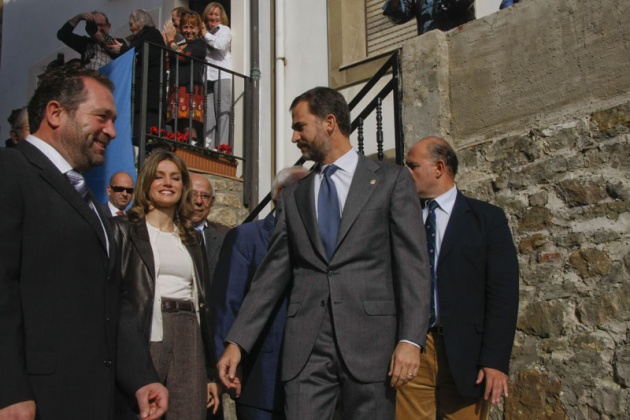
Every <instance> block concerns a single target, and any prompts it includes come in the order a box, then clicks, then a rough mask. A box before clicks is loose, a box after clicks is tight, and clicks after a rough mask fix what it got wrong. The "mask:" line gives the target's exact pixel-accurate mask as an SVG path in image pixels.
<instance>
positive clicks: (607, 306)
mask: <svg viewBox="0 0 630 420" xmlns="http://www.w3.org/2000/svg"><path fill="white" fill-rule="evenodd" d="M601 289H602V290H604V291H603V292H600V293H597V292H593V293H592V295H591V296H588V297H587V298H585V299H583V300H582V301H581V302H580V303H579V305H578V307H577V309H576V316H577V317H578V319H579V320H580V322H581V323H583V324H585V325H587V326H592V327H602V326H604V325H606V324H607V323H609V322H621V321H628V320H630V284H625V285H622V286H621V287H618V288H616V289H612V290H610V291H607V288H605V287H601Z"/></svg>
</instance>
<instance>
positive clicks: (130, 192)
mask: <svg viewBox="0 0 630 420" xmlns="http://www.w3.org/2000/svg"><path fill="white" fill-rule="evenodd" d="M109 187H110V188H111V189H112V190H114V192H117V193H121V192H123V191H126V192H127V194H133V188H127V187H120V186H118V185H110V186H109Z"/></svg>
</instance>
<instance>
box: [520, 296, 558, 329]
mask: <svg viewBox="0 0 630 420" xmlns="http://www.w3.org/2000/svg"><path fill="white" fill-rule="evenodd" d="M564 321H565V314H564V307H563V302H561V301H558V300H556V301H553V302H530V303H529V304H527V306H526V307H525V310H524V311H521V314H520V316H519V318H518V322H517V329H518V330H519V331H523V332H524V333H526V334H531V335H535V336H537V337H541V338H548V337H553V336H558V335H560V334H561V333H562V329H563V328H564Z"/></svg>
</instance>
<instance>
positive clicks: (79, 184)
mask: <svg viewBox="0 0 630 420" xmlns="http://www.w3.org/2000/svg"><path fill="white" fill-rule="evenodd" d="M66 177H67V178H68V180H69V181H70V183H71V184H72V186H73V187H74V189H75V190H77V192H78V193H79V194H81V198H83V201H85V202H86V203H87V204H88V205H89V204H90V195H89V194H88V188H87V184H86V183H85V178H83V175H81V174H80V173H78V172H76V171H74V170H70V171H68V172H66Z"/></svg>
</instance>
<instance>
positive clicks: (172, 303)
mask: <svg viewBox="0 0 630 420" xmlns="http://www.w3.org/2000/svg"><path fill="white" fill-rule="evenodd" d="M162 311H163V312H195V304H194V303H192V302H191V301H189V300H179V299H169V298H162Z"/></svg>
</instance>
